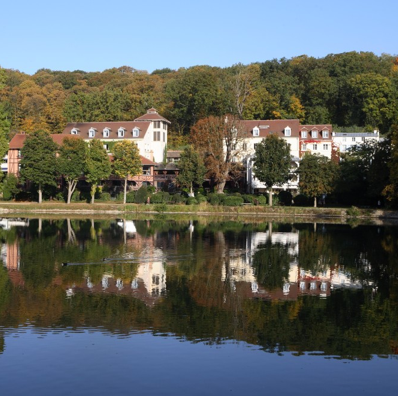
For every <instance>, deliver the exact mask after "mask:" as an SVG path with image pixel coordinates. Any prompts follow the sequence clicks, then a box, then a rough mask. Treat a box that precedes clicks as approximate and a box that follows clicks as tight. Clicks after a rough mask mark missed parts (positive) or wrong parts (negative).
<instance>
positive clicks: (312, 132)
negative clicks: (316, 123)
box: [311, 131, 318, 139]
mask: <svg viewBox="0 0 398 396" xmlns="http://www.w3.org/2000/svg"><path fill="white" fill-rule="evenodd" d="M311 137H312V138H314V139H316V138H317V137H318V131H311Z"/></svg>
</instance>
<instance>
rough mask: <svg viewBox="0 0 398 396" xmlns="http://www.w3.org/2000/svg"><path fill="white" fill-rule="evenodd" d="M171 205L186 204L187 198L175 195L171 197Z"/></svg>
mask: <svg viewBox="0 0 398 396" xmlns="http://www.w3.org/2000/svg"><path fill="white" fill-rule="evenodd" d="M170 199H171V203H173V204H185V203H186V198H185V197H184V196H183V195H182V194H174V195H171V196H170Z"/></svg>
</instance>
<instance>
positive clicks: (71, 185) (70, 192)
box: [66, 180, 77, 204]
mask: <svg viewBox="0 0 398 396" xmlns="http://www.w3.org/2000/svg"><path fill="white" fill-rule="evenodd" d="M76 184H77V181H73V180H72V181H68V199H67V202H66V203H67V204H70V202H71V200H72V195H73V193H74V192H75V188H76Z"/></svg>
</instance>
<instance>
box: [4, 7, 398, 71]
mask: <svg viewBox="0 0 398 396" xmlns="http://www.w3.org/2000/svg"><path fill="white" fill-rule="evenodd" d="M0 10H1V16H0V26H1V28H2V29H1V30H2V38H1V39H0V66H1V67H4V68H11V69H16V70H20V71H22V72H25V73H28V74H34V73H35V72H36V71H37V70H38V69H41V68H47V69H51V70H78V69H79V70H84V71H88V72H89V71H103V70H105V69H109V68H112V67H120V66H124V65H127V66H131V67H133V68H135V69H139V70H147V71H148V72H152V71H153V70H155V69H161V68H164V67H169V68H171V69H178V68H180V67H190V66H195V65H210V66H219V67H227V66H232V65H233V64H236V63H243V64H250V63H253V62H264V61H266V60H270V59H274V58H277V59H280V58H282V57H285V58H288V59H289V58H292V57H294V56H298V55H303V54H305V55H308V56H314V57H316V58H320V57H324V56H326V55H328V54H332V53H333V54H337V53H341V52H348V51H370V52H374V53H375V54H377V55H381V54H382V53H387V54H391V55H396V54H398V49H397V43H398V40H397V37H398V32H397V24H396V20H397V19H396V18H397V15H398V1H397V0H378V1H371V2H370V1H364V0H344V1H343V0H335V1H323V0H318V1H315V0H302V1H298V0H274V1H269V0H245V1H243V0H242V1H237V0H200V1H190V0H185V1H183V0H165V1H159V0H148V1H136V0H113V1H112V0H108V1H104V0H96V1H94V0H69V1H64V0H58V1H57V0H52V1H48V0H36V1H32V0H29V1H28V0H20V1H7V2H6V4H2V6H1V8H0Z"/></svg>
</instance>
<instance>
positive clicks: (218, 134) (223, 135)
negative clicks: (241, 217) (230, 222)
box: [190, 115, 246, 193]
mask: <svg viewBox="0 0 398 396" xmlns="http://www.w3.org/2000/svg"><path fill="white" fill-rule="evenodd" d="M245 137H246V130H245V128H244V127H243V125H242V124H241V123H240V121H239V120H238V119H237V118H236V117H234V116H232V115H227V116H224V117H213V116H211V117H208V118H204V119H203V120H200V121H198V122H197V123H196V124H195V125H194V126H193V127H192V129H191V137H190V138H191V142H192V143H193V145H194V147H195V149H196V150H198V151H199V152H200V153H201V154H202V156H203V158H204V163H205V166H206V169H207V176H208V177H210V178H213V179H214V181H215V183H216V191H217V193H222V192H223V191H224V187H225V183H226V182H227V180H229V178H230V173H231V172H233V171H234V166H235V165H236V164H237V162H235V161H236V160H238V159H239V156H240V155H241V153H242V151H243V141H244V139H245Z"/></svg>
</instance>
